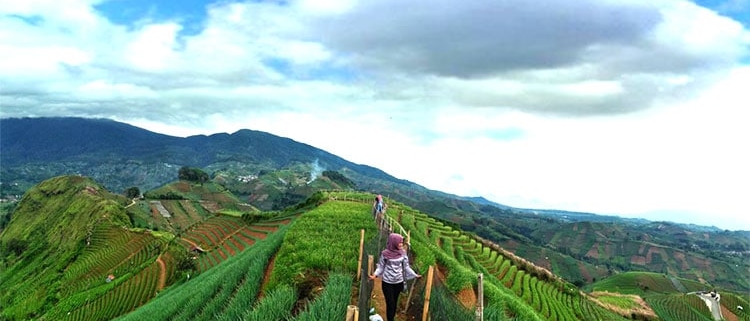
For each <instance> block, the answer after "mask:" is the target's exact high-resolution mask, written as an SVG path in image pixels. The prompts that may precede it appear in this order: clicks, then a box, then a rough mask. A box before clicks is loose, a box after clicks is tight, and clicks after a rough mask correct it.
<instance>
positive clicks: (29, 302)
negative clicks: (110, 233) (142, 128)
mask: <svg viewBox="0 0 750 321" xmlns="http://www.w3.org/2000/svg"><path fill="white" fill-rule="evenodd" d="M123 202H124V199H121V198H118V197H117V196H114V195H111V194H110V193H109V192H107V191H106V190H105V189H104V188H102V187H101V186H100V185H98V184H97V183H95V182H93V181H92V180H90V179H88V178H84V177H79V176H64V177H56V178H52V179H49V180H47V181H44V182H42V183H41V184H39V185H37V186H35V187H34V188H32V189H30V190H29V191H28V192H27V193H26V194H25V195H24V197H23V199H22V200H21V201H20V202H19V203H18V206H17V207H16V209H15V211H14V212H13V216H12V220H11V221H10V223H9V224H8V225H7V227H6V229H5V230H3V233H2V234H0V249H1V250H2V253H1V255H0V267H1V268H2V269H1V270H0V311H2V312H0V316H2V317H3V318H15V319H24V318H33V317H35V316H38V315H40V314H41V312H43V311H46V310H48V309H50V308H51V307H53V306H54V305H55V304H57V303H58V302H59V301H60V300H62V299H63V298H64V296H63V295H62V294H63V291H64V290H65V288H66V286H67V284H65V283H64V282H63V280H65V279H66V278H74V277H76V276H78V275H70V276H69V275H68V274H66V268H67V267H68V266H70V265H71V263H73V262H75V261H76V260H77V259H78V258H79V257H81V255H82V254H83V253H84V252H85V250H86V249H87V247H88V246H90V245H91V242H92V239H93V238H94V237H96V235H98V234H97V231H101V230H107V229H121V228H126V227H128V226H129V221H128V217H127V215H126V214H125V211H124V209H123V206H122V204H123ZM82 273H86V271H80V272H79V274H82Z"/></svg>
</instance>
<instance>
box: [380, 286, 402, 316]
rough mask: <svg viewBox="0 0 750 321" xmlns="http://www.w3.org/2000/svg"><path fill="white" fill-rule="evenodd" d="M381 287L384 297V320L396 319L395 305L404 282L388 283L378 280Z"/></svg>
mask: <svg viewBox="0 0 750 321" xmlns="http://www.w3.org/2000/svg"><path fill="white" fill-rule="evenodd" d="M380 285H381V286H382V287H383V296H384V297H385V317H386V319H385V320H386V321H395V320H396V305H398V296H399V294H401V290H402V289H403V288H404V283H396V284H390V283H386V282H380Z"/></svg>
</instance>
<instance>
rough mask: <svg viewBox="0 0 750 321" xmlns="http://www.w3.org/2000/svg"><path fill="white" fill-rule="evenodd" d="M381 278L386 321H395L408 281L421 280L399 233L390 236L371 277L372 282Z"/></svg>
mask: <svg viewBox="0 0 750 321" xmlns="http://www.w3.org/2000/svg"><path fill="white" fill-rule="evenodd" d="M377 277H380V278H381V281H382V282H381V286H382V289H383V296H384V297H385V309H386V313H385V315H386V321H395V320H396V319H395V318H396V306H397V304H398V296H399V294H401V291H402V290H403V289H404V286H405V282H406V280H411V279H413V278H421V277H422V276H421V275H419V274H417V272H414V270H413V269H412V268H411V265H410V264H409V257H408V256H407V255H406V251H404V237H403V236H401V235H400V234H397V233H391V234H390V235H388V241H387V242H386V245H385V250H383V251H382V252H381V253H380V258H379V259H378V264H377V268H376V269H375V272H374V273H373V274H372V275H370V280H375V278H377Z"/></svg>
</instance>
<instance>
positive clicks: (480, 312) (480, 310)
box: [477, 273, 484, 321]
mask: <svg viewBox="0 0 750 321" xmlns="http://www.w3.org/2000/svg"><path fill="white" fill-rule="evenodd" d="M477 321H484V274H482V273H479V274H478V275H477Z"/></svg>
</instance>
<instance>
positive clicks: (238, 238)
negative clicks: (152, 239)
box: [180, 215, 290, 271]
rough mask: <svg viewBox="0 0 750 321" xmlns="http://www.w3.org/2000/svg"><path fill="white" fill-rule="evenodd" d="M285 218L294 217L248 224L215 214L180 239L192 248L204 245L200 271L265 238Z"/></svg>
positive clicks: (199, 261)
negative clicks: (276, 221) (275, 221)
mask: <svg viewBox="0 0 750 321" xmlns="http://www.w3.org/2000/svg"><path fill="white" fill-rule="evenodd" d="M282 222H283V223H288V222H290V221H289V220H285V221H280V222H279V223H256V224H253V225H247V224H246V223H245V222H243V221H242V219H240V218H237V217H233V216H225V215H220V216H214V217H211V218H209V219H208V220H206V221H204V222H202V223H200V224H196V225H195V226H193V227H192V228H191V229H190V230H189V231H187V232H186V233H185V234H184V235H183V236H182V238H181V239H180V243H181V244H183V245H184V246H185V247H187V248H188V249H197V248H200V249H201V250H202V251H203V253H202V254H201V255H200V257H199V259H198V262H197V264H198V269H199V270H200V271H206V270H208V269H210V268H212V267H214V266H216V265H217V264H219V263H221V262H223V261H225V260H227V259H228V258H230V257H232V256H235V255H237V254H238V253H240V252H242V251H244V250H245V249H247V248H248V247H250V246H252V245H253V244H255V243H256V242H258V241H259V240H263V239H265V238H266V237H267V236H268V234H270V233H273V232H275V231H277V230H278V229H279V228H280V226H282V225H280V224H281V223H282Z"/></svg>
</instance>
